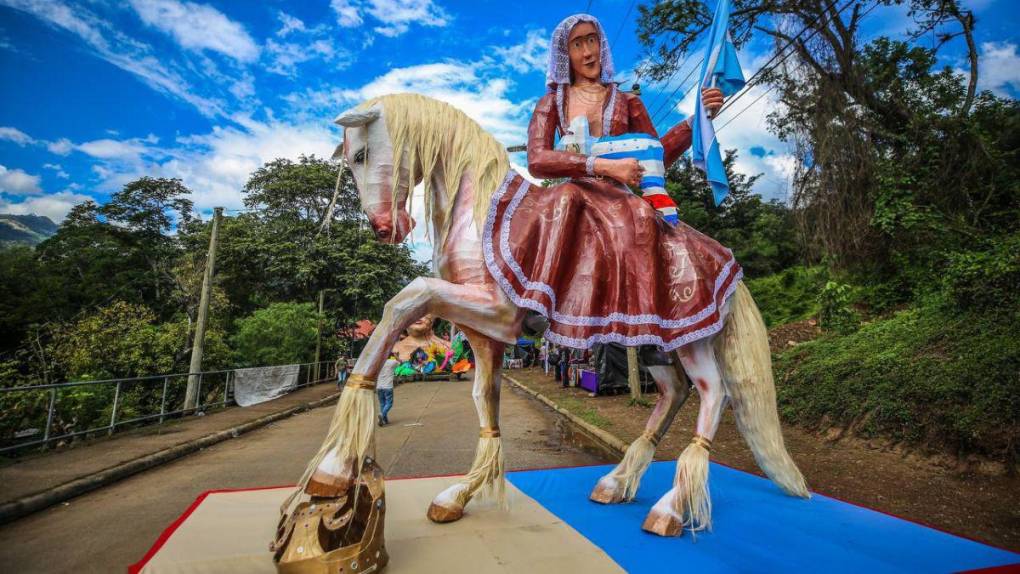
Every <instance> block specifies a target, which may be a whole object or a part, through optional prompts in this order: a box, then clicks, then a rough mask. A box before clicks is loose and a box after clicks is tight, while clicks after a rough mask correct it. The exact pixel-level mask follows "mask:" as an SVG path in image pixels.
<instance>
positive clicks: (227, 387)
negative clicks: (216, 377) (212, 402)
mask: <svg viewBox="0 0 1020 574" xmlns="http://www.w3.org/2000/svg"><path fill="white" fill-rule="evenodd" d="M232 372H233V371H227V374H226V377H225V379H224V381H223V408H227V393H229V392H230V373H232Z"/></svg>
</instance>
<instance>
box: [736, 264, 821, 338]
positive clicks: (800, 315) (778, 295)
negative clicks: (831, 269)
mask: <svg viewBox="0 0 1020 574" xmlns="http://www.w3.org/2000/svg"><path fill="white" fill-rule="evenodd" d="M826 277H827V273H826V271H825V268H823V267H791V268H789V269H786V270H784V271H781V272H779V273H776V274H774V275H768V276H766V277H761V278H758V279H748V280H746V281H745V283H746V284H747V289H748V290H749V291H750V292H751V295H752V296H754V300H755V302H756V303H757V304H758V308H759V309H760V310H761V314H762V317H763V318H764V319H765V324H766V325H768V326H769V327H775V326H777V325H783V324H785V323H792V322H794V321H803V320H804V319H808V318H811V317H814V316H817V315H818V312H819V311H820V308H819V303H818V294H819V293H820V292H821V290H822V287H823V286H824V285H825V281H826Z"/></svg>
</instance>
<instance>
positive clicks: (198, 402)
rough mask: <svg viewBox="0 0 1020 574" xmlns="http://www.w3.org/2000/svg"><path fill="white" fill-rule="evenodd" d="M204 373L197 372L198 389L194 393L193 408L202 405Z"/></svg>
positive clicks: (196, 408)
mask: <svg viewBox="0 0 1020 574" xmlns="http://www.w3.org/2000/svg"><path fill="white" fill-rule="evenodd" d="M204 374H205V373H199V374H198V391H197V392H196V393H195V410H196V411H197V410H198V409H199V407H201V406H202V377H203V375H204Z"/></svg>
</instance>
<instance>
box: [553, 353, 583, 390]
mask: <svg viewBox="0 0 1020 574" xmlns="http://www.w3.org/2000/svg"><path fill="white" fill-rule="evenodd" d="M589 355H590V351H588V350H581V349H571V348H570V347H559V346H556V345H550V346H549V354H548V356H546V357H545V360H546V361H547V362H548V365H549V369H548V370H551V371H552V372H553V379H554V380H555V381H557V382H560V383H562V384H563V386H564V387H569V386H570V365H580V364H586V363H587V362H588V359H589Z"/></svg>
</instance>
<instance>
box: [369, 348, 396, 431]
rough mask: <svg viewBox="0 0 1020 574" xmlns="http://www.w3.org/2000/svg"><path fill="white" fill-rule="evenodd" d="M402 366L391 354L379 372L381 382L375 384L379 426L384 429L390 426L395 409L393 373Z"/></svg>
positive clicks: (394, 354)
mask: <svg viewBox="0 0 1020 574" xmlns="http://www.w3.org/2000/svg"><path fill="white" fill-rule="evenodd" d="M398 365H400V361H398V360H397V354H396V353H395V352H390V356H389V358H388V359H386V362H385V363H383V367H382V370H381V371H379V380H377V381H376V383H375V392H376V393H378V394H379V426H381V427H384V426H386V425H388V424H390V418H389V414H390V409H391V408H393V371H394V370H396V368H397V366H398Z"/></svg>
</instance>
